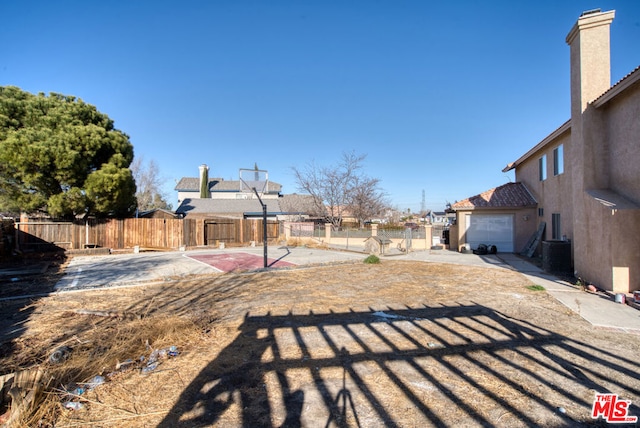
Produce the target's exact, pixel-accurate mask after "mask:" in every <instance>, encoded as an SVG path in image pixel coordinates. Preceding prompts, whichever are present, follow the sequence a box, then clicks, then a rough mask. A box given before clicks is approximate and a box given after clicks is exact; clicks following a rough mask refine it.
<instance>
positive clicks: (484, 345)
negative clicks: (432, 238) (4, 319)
mask: <svg viewBox="0 0 640 428" xmlns="http://www.w3.org/2000/svg"><path fill="white" fill-rule="evenodd" d="M529 285H531V284H529V283H528V282H527V281H526V280H525V279H524V278H523V277H522V276H521V275H519V274H518V273H515V272H511V271H506V270H501V269H485V268H474V267H460V266H453V265H444V264H430V263H424V262H403V261H388V260H383V262H382V263H381V264H378V265H365V264H362V263H354V264H340V265H334V266H323V267H307V268H300V269H286V270H280V271H269V272H260V273H233V274H219V275H210V276H202V277H197V278H192V279H188V280H181V281H177V282H169V283H166V284H156V285H148V286H140V287H136V288H128V289H118V290H96V291H86V292H82V293H67V294H58V295H51V296H49V297H46V298H43V299H39V300H36V301H33V302H32V303H30V304H24V303H23V307H22V311H23V312H28V314H29V315H28V317H27V319H26V322H25V326H26V331H24V332H23V334H21V335H20V336H19V337H17V338H15V339H13V340H12V341H11V342H10V347H9V348H6V349H7V350H9V351H10V352H5V353H3V355H2V356H1V358H0V366H1V367H3V368H8V369H10V370H17V369H18V368H25V367H33V366H38V367H42V368H44V369H45V370H46V373H47V376H49V378H50V380H49V381H48V388H47V391H46V394H45V398H44V401H43V402H42V404H41V405H40V406H39V407H38V408H37V411H36V412H35V413H34V414H33V415H32V417H31V418H30V419H29V420H28V421H26V422H25V424H26V425H27V426H38V425H40V426H50V425H53V424H54V423H55V424H56V426H57V427H70V426H101V427H108V426H118V427H140V426H149V427H152V426H153V427H156V426H160V427H165V426H166V427H169V426H243V425H244V426H246V425H262V426H281V425H284V426H299V425H310V426H314V425H318V424H320V425H323V426H324V425H325V424H326V423H327V422H328V423H329V426H356V425H358V424H359V425H361V426H373V425H381V424H392V425H393V424H396V425H401V426H431V425H450V426H455V425H458V426H459V425H460V424H469V425H474V424H485V425H487V424H488V425H495V426H526V425H531V424H540V425H546V426H561V425H566V423H571V421H578V420H579V421H587V422H588V420H589V419H588V409H587V407H588V405H589V403H590V401H589V400H591V399H592V394H593V390H594V388H596V387H602V388H607V389H608V390H611V391H613V392H617V393H620V394H623V395H625V398H626V399H630V400H632V401H635V402H638V400H640V392H639V391H640V383H639V382H638V380H637V378H635V377H632V378H629V377H628V376H625V375H624V373H621V372H620V370H622V369H625V370H627V371H629V370H635V372H637V370H638V368H639V367H638V365H637V364H635V363H634V362H635V357H636V355H637V352H638V350H639V349H640V341H639V340H638V338H637V337H636V336H626V335H625V341H624V343H612V341H611V335H610V333H607V332H603V331H598V330H594V329H593V328H591V327H590V326H589V325H588V324H586V323H585V322H584V321H583V320H582V319H581V318H579V317H578V316H576V315H575V314H573V313H571V312H570V311H569V310H567V309H566V308H565V307H564V306H562V305H560V304H559V303H557V302H556V301H555V300H554V299H552V298H551V297H550V296H549V295H547V294H546V293H544V292H535V291H531V290H528V289H527V288H526V287H527V286H529ZM382 311H384V314H387V315H388V316H395V317H396V318H386V319H385V318H380V316H379V315H376V314H380V313H382ZM172 345H173V346H177V347H178V349H179V350H180V352H181V353H180V355H179V356H178V357H177V358H171V359H166V360H164V361H163V362H162V364H161V365H160V366H159V367H158V368H157V369H156V370H154V371H152V372H150V373H148V374H141V372H140V370H139V368H140V367H141V366H142V363H139V364H138V368H137V369H136V368H133V369H130V370H127V371H122V372H117V373H115V374H113V372H114V371H115V370H116V365H117V364H118V362H123V361H126V360H127V359H138V358H139V357H140V356H142V355H146V356H148V355H149V353H150V351H151V350H153V349H163V348H166V347H169V346H172ZM60 346H69V347H70V348H71V351H70V353H69V358H68V359H67V360H65V361H63V362H62V363H60V364H50V363H49V362H48V358H49V356H50V355H51V353H52V352H53V351H54V350H55V349H57V348H59V347H60ZM97 374H100V375H103V376H105V377H106V379H107V382H106V383H105V384H104V385H101V386H100V387H98V388H96V389H94V390H93V391H90V392H87V393H85V394H83V395H82V396H81V397H80V398H79V399H78V400H79V401H82V402H84V403H85V404H86V408H85V409H84V410H81V411H69V410H65V409H63V407H62V404H61V403H62V402H63V401H64V400H65V399H68V397H66V398H65V397H64V393H63V391H64V390H65V389H69V388H72V387H73V383H80V382H86V381H87V380H88V379H90V378H92V377H93V376H95V375H97ZM110 374H111V375H110ZM556 406H562V407H564V408H566V409H567V410H568V413H569V415H570V417H571V418H573V419H571V418H570V419H567V417H564V416H562V415H558V413H557V412H555V407H556Z"/></svg>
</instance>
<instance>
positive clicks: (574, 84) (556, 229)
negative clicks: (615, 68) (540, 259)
mask: <svg viewBox="0 0 640 428" xmlns="http://www.w3.org/2000/svg"><path fill="white" fill-rule="evenodd" d="M614 14H615V12H614V11H608V12H600V11H599V10H597V11H591V12H586V13H584V14H583V15H582V16H580V18H579V19H578V21H577V22H576V24H575V25H574V26H573V28H572V29H571V31H570V32H569V34H568V36H567V38H566V42H567V43H568V44H569V46H570V63H571V72H570V76H571V118H570V119H569V121H567V122H566V123H564V124H563V125H561V126H560V127H559V128H558V129H556V130H555V131H554V132H552V133H551V134H550V135H549V136H547V137H546V138H545V139H543V140H542V141H541V142H540V143H538V144H537V145H536V146H534V147H533V148H531V149H530V150H529V151H527V152H526V153H525V154H524V155H523V156H521V157H520V158H519V159H518V160H516V161H515V162H513V163H511V164H509V165H507V167H505V169H504V171H505V172H506V171H509V170H512V169H513V170H515V176H516V181H517V182H518V183H516V184H518V185H521V186H524V188H526V189H527V190H528V191H529V192H530V194H531V196H532V197H533V198H534V199H535V200H536V201H537V205H536V209H535V210H534V211H530V210H529V209H525V208H523V209H521V210H517V211H514V212H513V213H511V215H512V219H513V220H512V221H513V230H514V231H513V234H514V235H513V236H514V244H515V247H514V251H520V250H521V249H522V247H523V246H524V245H526V241H527V239H526V238H527V235H531V234H533V233H534V232H535V230H536V229H537V226H538V225H539V224H540V223H541V222H545V223H546V225H547V227H546V232H545V235H544V237H543V238H544V239H546V240H564V239H566V240H569V241H570V242H571V249H572V253H573V254H572V259H573V266H574V270H575V272H576V274H577V275H578V276H580V277H581V278H583V279H584V280H585V281H588V282H591V283H594V284H595V285H597V286H598V287H601V288H604V289H607V290H612V291H614V292H623V293H625V292H630V291H633V290H638V289H640V239H639V238H638V237H639V236H640V167H639V165H640V67H639V68H636V69H635V70H634V71H632V72H631V73H630V74H628V75H627V76H625V77H624V78H623V79H622V80H620V81H619V82H618V83H616V84H615V85H613V86H611V76H610V52H609V39H610V36H609V33H610V31H609V30H610V25H611V22H612V21H613V18H614ZM459 204H460V203H457V204H454V205H453V207H452V208H453V209H455V210H456V211H457V213H458V225H459V230H458V233H459V235H460V236H459V237H460V243H463V242H468V241H465V240H464V238H465V236H464V234H465V230H466V228H467V227H468V226H467V224H466V223H465V222H464V220H465V218H466V214H467V212H468V211H466V210H465V209H464V207H461V206H460V205H459ZM525 218H526V219H527V220H526V221H525ZM468 219H469V220H471V221H473V220H472V219H473V213H471V215H470V217H469V218H468Z"/></svg>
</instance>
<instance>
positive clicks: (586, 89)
mask: <svg viewBox="0 0 640 428" xmlns="http://www.w3.org/2000/svg"><path fill="white" fill-rule="evenodd" d="M614 16H615V11H613V10H612V11H609V12H600V9H595V10H590V11H587V12H583V13H582V15H580V18H578V21H577V22H576V23H575V25H574V26H573V28H572V29H571V31H569V34H568V35H567V39H566V41H567V44H568V45H569V46H570V47H571V117H572V118H574V117H576V114H578V115H579V114H582V113H583V112H584V111H585V109H586V108H587V103H590V102H591V101H593V100H595V99H596V98H598V97H599V96H600V95H602V94H603V93H604V92H605V91H606V90H607V89H609V88H610V87H611V54H610V49H609V32H610V31H609V28H610V27H611V22H612V21H613V18H614Z"/></svg>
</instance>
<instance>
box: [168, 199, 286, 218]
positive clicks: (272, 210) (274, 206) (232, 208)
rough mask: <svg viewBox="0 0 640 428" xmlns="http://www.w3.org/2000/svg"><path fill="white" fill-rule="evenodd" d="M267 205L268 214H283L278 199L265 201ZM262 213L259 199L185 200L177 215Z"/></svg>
mask: <svg viewBox="0 0 640 428" xmlns="http://www.w3.org/2000/svg"><path fill="white" fill-rule="evenodd" d="M262 201H263V202H264V203H265V204H266V205H267V213H268V214H270V215H275V214H281V210H280V206H279V205H278V200H277V199H263V200H262ZM255 212H262V205H260V202H259V201H258V200H257V199H208V198H207V199H200V198H185V200H184V201H182V203H181V204H180V206H179V207H178V209H177V210H176V213H178V214H185V215H189V214H212V215H215V214H219V215H222V214H224V215H236V216H238V217H240V216H242V215H244V214H245V213H255Z"/></svg>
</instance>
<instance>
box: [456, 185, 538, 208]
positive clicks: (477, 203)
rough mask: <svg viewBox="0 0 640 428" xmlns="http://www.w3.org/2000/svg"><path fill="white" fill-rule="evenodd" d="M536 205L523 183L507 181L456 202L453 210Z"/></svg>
mask: <svg viewBox="0 0 640 428" xmlns="http://www.w3.org/2000/svg"><path fill="white" fill-rule="evenodd" d="M535 205H537V201H536V200H535V199H534V198H533V196H531V193H529V190H527V188H526V186H525V185H524V184H523V183H507V184H503V185H502V186H499V187H495V188H493V189H490V190H487V191H486V192H483V193H480V194H479V195H475V196H471V197H470V198H467V199H464V200H462V201H459V202H456V203H455V204H453V205H452V206H451V208H453V209H454V210H460V209H474V208H524V207H531V206H535Z"/></svg>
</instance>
